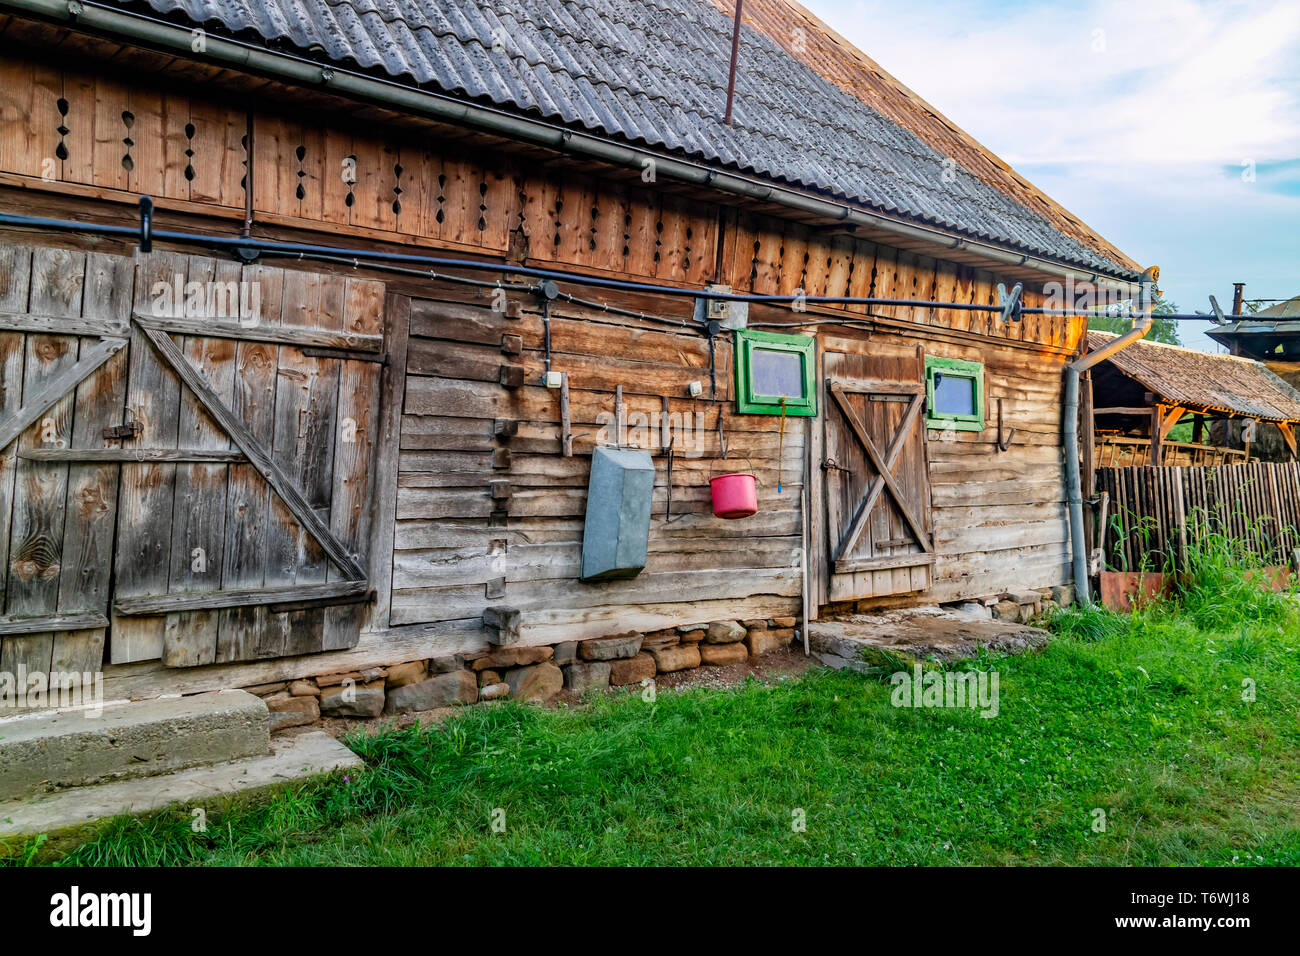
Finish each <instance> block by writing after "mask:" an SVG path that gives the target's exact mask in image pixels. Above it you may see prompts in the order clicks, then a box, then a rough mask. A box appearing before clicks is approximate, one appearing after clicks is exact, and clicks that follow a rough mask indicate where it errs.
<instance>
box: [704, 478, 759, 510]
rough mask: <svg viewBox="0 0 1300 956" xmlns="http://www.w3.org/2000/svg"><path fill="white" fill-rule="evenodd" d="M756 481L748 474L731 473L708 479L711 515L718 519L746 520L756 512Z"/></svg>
mask: <svg viewBox="0 0 1300 956" xmlns="http://www.w3.org/2000/svg"><path fill="white" fill-rule="evenodd" d="M757 484H758V481H757V479H756V478H755V477H754V476H753V475H752V474H750V473H749V472H732V473H731V474H727V475H715V476H714V477H712V478H710V479H709V490H710V491H711V492H712V493H713V513H714V514H715V515H717V516H718V517H719V518H748V517H749V516H750V515H752V514H754V513H755V512H757V511H758V488H757Z"/></svg>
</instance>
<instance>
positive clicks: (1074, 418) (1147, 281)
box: [1062, 266, 1160, 604]
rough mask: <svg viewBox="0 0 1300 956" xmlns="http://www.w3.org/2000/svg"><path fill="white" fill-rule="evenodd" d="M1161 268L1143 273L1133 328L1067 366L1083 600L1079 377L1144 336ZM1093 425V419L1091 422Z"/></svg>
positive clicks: (1077, 579)
mask: <svg viewBox="0 0 1300 956" xmlns="http://www.w3.org/2000/svg"><path fill="white" fill-rule="evenodd" d="M1159 278H1160V270H1159V268H1157V267H1156V266H1152V267H1151V268H1149V269H1147V270H1146V272H1144V273H1142V282H1141V286H1140V291H1139V294H1138V295H1139V298H1138V303H1139V309H1140V311H1139V314H1138V315H1137V316H1136V317H1135V318H1134V320H1133V328H1131V329H1129V330H1128V331H1127V332H1125V333H1124V334H1123V335H1121V336H1119V338H1115V339H1111V340H1110V341H1109V342H1107V343H1106V344H1105V345H1103V346H1102V347H1101V348H1099V349H1097V350H1096V351H1095V352H1088V353H1087V354H1085V355H1081V356H1080V357H1079V358H1077V359H1075V360H1074V361H1073V362H1071V363H1070V364H1069V365H1067V366H1066V367H1065V403H1064V405H1065V407H1064V409H1063V412H1062V413H1063V414H1064V415H1065V421H1064V422H1063V423H1062V424H1063V434H1064V441H1065V494H1066V502H1067V505H1068V508H1069V518H1070V557H1071V562H1072V565H1073V569H1074V592H1075V596H1076V597H1077V599H1078V600H1079V601H1080V602H1081V603H1083V604H1091V603H1092V594H1091V590H1090V588H1089V585H1088V542H1087V540H1086V537H1085V535H1084V528H1083V482H1082V480H1081V477H1080V474H1079V377H1080V376H1081V375H1082V374H1083V373H1084V372H1086V371H1088V369H1090V368H1092V367H1093V366H1095V365H1097V364H1099V363H1101V362H1104V361H1105V360H1106V359H1108V358H1110V357H1111V356H1112V355H1114V354H1115V353H1117V352H1121V351H1123V350H1124V349H1126V348H1128V347H1129V346H1130V345H1132V344H1133V343H1134V342H1136V341H1138V340H1139V339H1141V338H1143V337H1144V336H1145V335H1146V334H1147V333H1148V332H1149V331H1151V325H1152V322H1153V321H1154V317H1153V314H1152V309H1153V307H1154V305H1155V287H1156V280H1157V279H1159ZM1087 427H1089V428H1091V427H1092V423H1091V422H1088V423H1087Z"/></svg>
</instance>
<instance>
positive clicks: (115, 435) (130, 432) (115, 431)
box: [104, 421, 144, 441]
mask: <svg viewBox="0 0 1300 956" xmlns="http://www.w3.org/2000/svg"><path fill="white" fill-rule="evenodd" d="M142 431H144V425H142V424H140V423H139V422H136V421H130V422H127V423H126V424H125V425H106V426H104V438H106V439H109V440H116V439H123V438H124V439H127V440H128V441H129V440H131V439H134V438H135V437H136V436H138V435H139V434H140V433H141V432H142Z"/></svg>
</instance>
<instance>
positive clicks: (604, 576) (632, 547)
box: [582, 447, 655, 581]
mask: <svg viewBox="0 0 1300 956" xmlns="http://www.w3.org/2000/svg"><path fill="white" fill-rule="evenodd" d="M654 484H655V466H654V462H653V461H652V460H651V459H650V452H648V451H646V450H644V449H639V448H606V447H597V448H596V449H595V451H593V452H592V455H591V480H590V483H589V484H588V487H587V518H586V523H585V524H584V526H583V530H582V580H584V581H612V580H615V579H618V578H634V577H636V576H637V575H638V574H639V573H640V572H641V569H642V568H644V567H645V562H646V548H647V546H648V544H649V542H650V499H651V496H652V495H653V493H654Z"/></svg>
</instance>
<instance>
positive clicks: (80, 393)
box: [35, 253, 134, 673]
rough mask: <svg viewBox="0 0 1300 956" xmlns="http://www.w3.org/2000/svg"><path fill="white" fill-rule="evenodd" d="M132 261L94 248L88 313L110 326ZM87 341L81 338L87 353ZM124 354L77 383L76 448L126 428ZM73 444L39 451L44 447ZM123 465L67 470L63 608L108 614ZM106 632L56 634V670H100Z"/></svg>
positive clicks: (127, 303)
mask: <svg viewBox="0 0 1300 956" xmlns="http://www.w3.org/2000/svg"><path fill="white" fill-rule="evenodd" d="M133 272H134V268H133V265H132V262H131V260H130V259H128V258H126V257H123V256H107V255H101V254H98V253H91V254H89V255H87V256H86V272H85V290H84V296H83V299H84V304H83V308H82V318H83V319H85V320H87V321H93V322H97V323H105V324H122V325H125V323H126V316H127V314H128V312H129V310H130V308H131V279H132V273H133ZM90 345H91V343H89V342H88V341H85V340H82V342H81V354H82V355H85V353H86V351H87V350H88V347H89V346H90ZM127 358H128V355H127V353H126V352H124V351H123V352H118V353H117V354H116V355H115V356H113V358H112V359H110V360H109V361H108V362H107V363H105V364H104V365H103V366H102V367H101V368H100V369H98V370H97V371H96V372H95V373H93V374H92V375H91V376H89V377H87V378H86V379H85V380H84V381H83V382H81V384H79V385H78V386H77V390H76V396H75V401H74V406H73V422H72V440H71V444H72V449H71V450H76V449H78V448H91V447H93V446H97V445H99V444H100V443H102V442H103V440H104V439H103V429H104V427H105V426H109V425H120V424H121V422H122V416H123V413H124V405H125V397H126V374H127V367H128V363H127ZM47 450H48V451H54V452H59V451H65V450H68V449H36V450H35V451H36V452H38V453H39V452H41V451H47ZM118 479H119V469H118V468H117V467H116V466H115V465H113V464H111V463H93V462H77V463H71V464H70V465H69V467H68V492H67V514H66V517H65V519H64V531H63V565H62V568H61V570H60V574H59V611H60V612H76V611H81V610H83V609H94V610H95V611H97V612H103V613H107V611H108V602H109V592H110V589H111V587H112V573H113V539H114V536H115V531H116V527H117V501H118ZM106 637H107V630H106V628H105V627H104V626H102V625H95V626H94V627H93V628H91V629H87V630H69V631H66V632H63V633H58V634H55V636H54V651H53V656H52V658H51V662H50V664H51V668H52V669H53V670H55V671H61V672H73V673H84V672H95V671H98V670H99V669H100V668H101V667H102V666H103V659H104V644H105V638H106Z"/></svg>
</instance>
